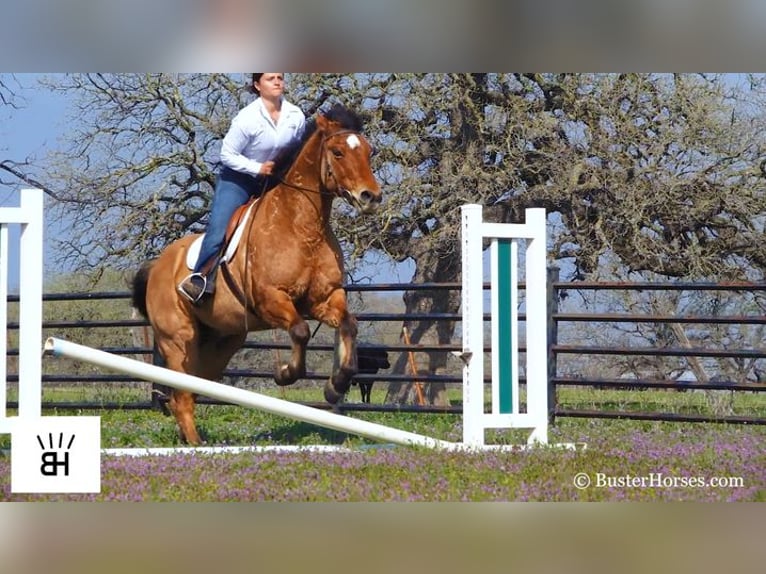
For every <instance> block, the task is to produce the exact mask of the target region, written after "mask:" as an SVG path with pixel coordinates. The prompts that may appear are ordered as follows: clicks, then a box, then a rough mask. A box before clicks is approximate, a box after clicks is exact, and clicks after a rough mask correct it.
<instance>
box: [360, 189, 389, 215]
mask: <svg viewBox="0 0 766 574" xmlns="http://www.w3.org/2000/svg"><path fill="white" fill-rule="evenodd" d="M382 197H383V196H382V195H381V193H380V192H378V193H373V192H372V191H368V190H364V191H363V192H362V193H360V194H359V197H358V198H357V205H358V206H359V209H360V210H361V211H362V213H374V212H375V211H376V210H377V209H378V207H379V206H380V201H381V199H382Z"/></svg>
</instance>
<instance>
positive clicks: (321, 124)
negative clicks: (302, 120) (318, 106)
mask: <svg viewBox="0 0 766 574" xmlns="http://www.w3.org/2000/svg"><path fill="white" fill-rule="evenodd" d="M316 122H317V129H318V130H319V131H320V132H324V131H327V128H328V127H329V125H330V120H328V119H327V118H326V117H324V116H323V115H322V114H317V115H316Z"/></svg>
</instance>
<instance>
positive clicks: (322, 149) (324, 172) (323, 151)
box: [279, 129, 362, 197]
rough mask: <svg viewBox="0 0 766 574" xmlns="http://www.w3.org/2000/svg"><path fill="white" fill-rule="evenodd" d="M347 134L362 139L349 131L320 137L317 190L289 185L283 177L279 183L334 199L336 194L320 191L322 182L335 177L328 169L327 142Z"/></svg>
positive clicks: (354, 132)
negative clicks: (318, 184)
mask: <svg viewBox="0 0 766 574" xmlns="http://www.w3.org/2000/svg"><path fill="white" fill-rule="evenodd" d="M347 134H352V135H355V136H358V137H360V138H361V137H362V134H360V133H359V132H356V131H354V130H349V129H343V130H339V131H337V132H335V133H331V134H330V135H323V136H322V141H321V142H320V143H319V153H320V156H321V158H322V165H321V166H320V168H319V169H320V187H319V188H317V189H314V188H311V187H306V186H303V185H298V184H297V183H291V182H289V181H287V180H286V179H285V178H283V177H280V178H279V182H280V183H281V184H282V185H285V186H287V187H291V188H293V189H298V190H300V191H308V192H309V193H318V194H319V195H330V196H333V197H335V196H336V195H337V194H336V193H333V192H332V191H327V190H325V189H322V187H323V186H324V182H325V181H327V178H330V177H332V178H333V179H335V175H334V174H333V172H332V168H331V167H330V161H329V158H328V157H327V153H328V151H327V142H328V141H330V140H331V139H332V138H334V137H336V136H342V135H347ZM337 182H338V180H337V179H336V180H335V183H336V184H337Z"/></svg>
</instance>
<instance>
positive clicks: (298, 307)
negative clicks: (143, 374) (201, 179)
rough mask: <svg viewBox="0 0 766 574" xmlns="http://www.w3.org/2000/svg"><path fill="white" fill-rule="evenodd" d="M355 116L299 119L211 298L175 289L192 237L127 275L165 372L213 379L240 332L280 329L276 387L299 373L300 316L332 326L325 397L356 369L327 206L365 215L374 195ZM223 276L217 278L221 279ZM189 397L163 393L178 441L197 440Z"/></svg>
mask: <svg viewBox="0 0 766 574" xmlns="http://www.w3.org/2000/svg"><path fill="white" fill-rule="evenodd" d="M360 132H361V121H360V120H359V117H358V116H357V115H356V114H355V113H353V112H351V111H350V110H347V109H345V108H343V107H341V106H335V107H334V108H332V109H331V110H330V111H329V112H327V113H326V114H324V115H322V114H317V115H316V116H315V118H314V119H313V120H311V121H309V122H307V126H306V130H305V134H304V137H303V139H302V141H301V144H300V146H299V148H298V149H299V151H298V152H297V155H296V156H295V158H294V160H292V161H291V163H290V164H289V167H288V168H287V169H286V172H285V175H284V176H282V177H280V178H279V179H278V183H276V185H275V186H274V187H272V188H271V189H269V190H267V191H266V192H265V193H264V194H263V195H262V196H261V198H260V199H258V200H257V201H256V203H255V205H254V207H253V209H252V212H251V214H250V217H249V220H248V222H247V224H246V225H247V227H246V229H245V231H244V233H243V237H242V242H241V244H240V246H239V247H238V248H237V251H236V253H235V254H234V256H233V257H232V258H231V260H229V262H228V263H225V264H221V265H222V267H221V269H220V270H219V272H220V273H221V275H223V276H224V277H221V278H219V280H218V281H217V286H216V290H215V293H214V294H213V295H212V296H207V297H206V298H204V299H203V300H202V301H201V302H200V303H197V304H193V303H191V302H190V301H189V300H187V299H186V298H185V297H184V296H182V295H181V294H180V293H178V292H177V291H176V286H177V285H178V284H179V283H180V282H181V280H182V279H183V278H184V277H185V276H186V275H187V274H188V273H189V270H188V268H187V264H186V256H187V250H188V249H189V246H190V245H191V244H192V242H193V241H194V240H195V239H196V238H197V236H198V235H190V236H187V237H183V238H181V239H178V240H177V241H175V242H173V243H172V244H170V245H169V246H168V247H166V248H165V250H164V251H163V252H162V253H161V254H160V256H159V257H158V258H157V259H155V260H153V261H149V262H147V263H144V265H142V266H141V268H140V269H139V270H138V272H137V273H136V275H135V277H134V278H133V291H132V295H133V306H134V307H135V308H136V309H138V310H139V311H140V312H141V313H142V314H143V315H144V316H145V317H147V318H148V319H149V322H150V323H151V326H152V329H153V331H154V342H155V349H156V350H157V351H159V353H160V355H161V357H162V358H163V359H164V363H165V366H166V367H167V368H169V369H173V370H176V371H180V372H182V373H188V374H192V375H195V376H198V377H202V378H205V379H209V380H213V381H215V380H217V379H219V378H220V377H221V375H222V373H223V370H224V369H225V368H226V366H227V365H228V363H229V360H230V359H231V357H232V356H233V355H234V353H236V352H237V351H238V350H239V349H240V348H241V347H242V346H243V344H244V342H245V339H246V337H247V334H248V332H250V331H260V330H265V329H272V328H279V329H282V330H285V331H287V333H288V334H289V337H290V341H291V346H292V351H291V355H290V357H289V360H288V361H287V362H286V363H285V364H282V365H279V366H278V367H277V368H276V371H275V374H274V380H275V382H276V383H277V385H290V384H292V383H294V382H295V381H297V380H298V379H300V378H301V377H303V376H305V374H306V345H307V343H308V340H309V338H310V329H309V326H308V324H307V323H306V320H305V319H304V316H308V317H310V318H312V319H315V320H318V321H321V322H322V323H323V324H325V325H328V326H330V327H332V328H334V329H337V332H338V335H339V336H337V337H336V341H337V343H336V349H335V356H336V360H335V361H334V367H333V372H332V374H331V376H330V378H329V380H328V381H327V382H326V383H325V386H324V396H325V400H326V401H327V402H328V403H330V404H336V403H337V402H338V401H340V400H341V399H342V398H343V396H344V395H345V394H346V392H347V391H348V389H349V387H350V384H351V380H352V378H353V376H354V375H355V374H356V373H357V370H358V368H357V353H356V335H357V324H356V319H355V317H354V316H353V315H352V314H351V313H350V312H349V310H348V307H347V303H346V292H345V290H344V289H343V281H344V266H343V254H342V252H341V248H340V244H339V242H338V240H337V238H336V237H335V234H334V233H333V231H332V229H331V225H330V217H331V213H332V205H333V200H334V199H335V198H336V197H342V198H343V199H345V200H346V201H347V202H348V203H349V204H350V205H351V206H353V207H355V208H356V209H357V210H358V211H359V212H362V213H372V212H374V211H375V210H376V209H377V207H378V206H379V204H380V202H381V199H382V192H381V188H380V185H379V184H378V182H377V180H376V178H375V176H374V174H373V171H372V168H371V165H370V156H371V151H372V148H371V146H370V144H369V142H368V141H367V139H365V137H364V136H363V135H362V134H361V133H360ZM224 278H225V280H221V279H224ZM195 400H196V396H195V395H194V394H192V393H189V392H186V391H181V390H177V389H171V395H170V399H169V402H168V406H169V408H170V411H171V412H172V413H173V415H174V416H175V419H176V422H177V424H178V429H179V433H180V435H181V439H182V440H183V441H185V442H186V443H188V444H191V445H198V444H200V443H201V441H200V436H199V434H198V433H197V428H196V425H195V421H194V406H195Z"/></svg>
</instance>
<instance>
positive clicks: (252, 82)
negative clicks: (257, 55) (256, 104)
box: [247, 72, 264, 95]
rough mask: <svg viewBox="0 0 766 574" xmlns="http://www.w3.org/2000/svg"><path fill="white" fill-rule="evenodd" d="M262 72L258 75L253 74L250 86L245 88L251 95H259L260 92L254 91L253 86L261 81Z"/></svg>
mask: <svg viewBox="0 0 766 574" xmlns="http://www.w3.org/2000/svg"><path fill="white" fill-rule="evenodd" d="M263 74H264V72H261V73H260V74H253V77H252V79H251V80H250V85H249V86H247V89H248V90H249V91H250V92H252V93H253V94H256V95H259V94H260V92H258V90H256V89H255V84H257V83H258V82H260V81H261V76H263Z"/></svg>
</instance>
